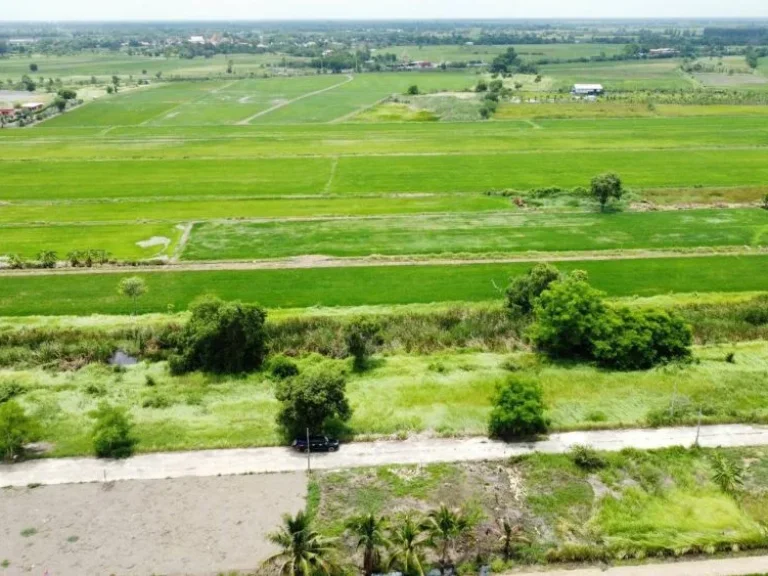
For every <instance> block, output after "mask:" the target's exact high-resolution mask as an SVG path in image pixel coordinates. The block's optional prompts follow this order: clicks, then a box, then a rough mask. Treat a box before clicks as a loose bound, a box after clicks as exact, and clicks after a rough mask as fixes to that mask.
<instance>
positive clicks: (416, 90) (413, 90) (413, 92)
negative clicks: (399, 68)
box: [406, 84, 419, 96]
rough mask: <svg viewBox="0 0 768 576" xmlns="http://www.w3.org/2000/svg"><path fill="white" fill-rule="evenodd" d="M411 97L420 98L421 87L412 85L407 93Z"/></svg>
mask: <svg viewBox="0 0 768 576" xmlns="http://www.w3.org/2000/svg"><path fill="white" fill-rule="evenodd" d="M406 94H408V95H409V96H418V95H419V87H418V86H417V85H416V84H412V85H411V86H408V91H407V92H406Z"/></svg>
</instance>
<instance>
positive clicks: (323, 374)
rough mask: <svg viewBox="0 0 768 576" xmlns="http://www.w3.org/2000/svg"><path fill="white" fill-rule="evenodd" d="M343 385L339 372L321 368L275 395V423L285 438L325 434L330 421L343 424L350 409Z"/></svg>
mask: <svg viewBox="0 0 768 576" xmlns="http://www.w3.org/2000/svg"><path fill="white" fill-rule="evenodd" d="M346 387H347V381H346V378H345V376H344V374H343V372H341V371H340V370H338V369H336V368H334V367H331V366H327V365H324V364H321V365H319V366H315V367H313V368H310V369H308V370H306V371H305V372H303V373H302V374H300V375H298V376H297V377H295V378H292V379H290V380H284V381H283V382H281V383H280V384H279V385H278V387H277V390H276V391H275V397H276V398H277V400H278V401H279V402H280V404H281V406H280V410H279V412H278V414H277V422H278V424H279V425H280V426H281V427H282V428H283V430H284V432H285V433H286V435H289V436H296V435H300V434H303V433H304V432H305V431H306V430H307V429H309V431H310V433H312V434H319V433H322V432H324V431H325V428H326V426H327V424H328V422H329V421H330V420H331V419H335V420H338V421H342V422H343V421H346V420H349V418H350V417H351V416H352V408H351V407H350V406H349V402H348V400H347V396H346Z"/></svg>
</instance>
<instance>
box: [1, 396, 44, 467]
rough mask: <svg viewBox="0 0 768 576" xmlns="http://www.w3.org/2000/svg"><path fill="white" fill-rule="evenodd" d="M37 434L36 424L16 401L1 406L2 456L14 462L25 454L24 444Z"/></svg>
mask: <svg viewBox="0 0 768 576" xmlns="http://www.w3.org/2000/svg"><path fill="white" fill-rule="evenodd" d="M36 432H37V426H36V424H35V422H34V421H33V420H32V419H31V418H30V417H29V416H27V414H26V412H25V411H24V408H22V407H21V406H20V405H19V404H18V403H17V402H16V401H15V400H9V401H7V402H5V403H3V404H0V454H2V457H3V459H5V460H7V461H12V460H15V459H16V458H18V457H19V456H22V455H23V454H24V444H26V443H27V442H30V441H31V440H32V439H33V438H34V436H35V433H36Z"/></svg>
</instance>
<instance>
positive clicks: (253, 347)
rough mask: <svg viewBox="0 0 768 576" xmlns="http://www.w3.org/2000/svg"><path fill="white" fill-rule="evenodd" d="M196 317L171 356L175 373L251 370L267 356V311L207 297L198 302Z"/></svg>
mask: <svg viewBox="0 0 768 576" xmlns="http://www.w3.org/2000/svg"><path fill="white" fill-rule="evenodd" d="M190 309H191V312H192V317H191V318H190V320H189V322H188V323H187V325H186V326H185V327H184V331H183V333H182V335H181V337H180V341H179V346H178V348H177V355H175V356H174V357H172V358H171V362H170V364H169V365H170V368H171V371H172V372H173V373H174V374H180V373H184V372H191V371H193V370H204V371H206V372H213V373H216V374H237V373H243V372H250V371H252V370H257V369H258V368H260V367H261V365H262V363H263V361H264V357H265V355H266V337H265V333H264V321H265V320H266V316H267V314H266V312H265V311H264V310H263V309H262V308H260V307H258V306H254V305H251V304H242V303H241V302H224V301H223V300H220V299H219V298H214V297H207V298H203V299H201V300H198V301H196V302H194V303H193V304H192V305H191V307H190Z"/></svg>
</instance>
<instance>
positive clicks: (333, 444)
mask: <svg viewBox="0 0 768 576" xmlns="http://www.w3.org/2000/svg"><path fill="white" fill-rule="evenodd" d="M291 446H293V449H294V450H298V451H299V452H306V451H307V439H306V438H296V440H294V441H293V443H292V444H291ZM338 449H339V441H338V440H336V439H334V438H328V436H310V437H309V451H310V452H336V450H338Z"/></svg>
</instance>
